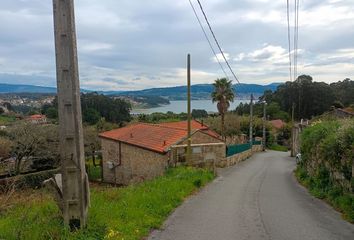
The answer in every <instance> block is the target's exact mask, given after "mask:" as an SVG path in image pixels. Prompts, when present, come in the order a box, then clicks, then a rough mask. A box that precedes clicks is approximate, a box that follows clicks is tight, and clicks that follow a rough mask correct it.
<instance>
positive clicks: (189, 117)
mask: <svg viewBox="0 0 354 240" xmlns="http://www.w3.org/2000/svg"><path fill="white" fill-rule="evenodd" d="M187 115H188V141H187V163H188V164H192V159H191V158H192V149H191V131H192V127H191V118H192V116H191V55H190V54H188V55H187Z"/></svg>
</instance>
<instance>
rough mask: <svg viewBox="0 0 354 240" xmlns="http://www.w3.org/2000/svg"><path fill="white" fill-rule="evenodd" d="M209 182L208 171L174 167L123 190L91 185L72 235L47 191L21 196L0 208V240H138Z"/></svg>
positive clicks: (160, 223)
mask: <svg viewBox="0 0 354 240" xmlns="http://www.w3.org/2000/svg"><path fill="white" fill-rule="evenodd" d="M213 178H214V176H213V174H212V173H211V172H210V171H207V170H202V169H194V168H186V167H178V168H173V169H169V170H167V172H166V174H165V176H162V177H159V178H156V179H154V180H151V181H146V182H144V183H140V184H136V185H132V186H129V187H125V188H114V187H109V186H96V187H91V208H90V209H89V218H88V225H87V228H86V229H84V230H78V231H76V232H70V231H69V230H68V229H67V228H65V227H64V226H63V223H62V220H61V217H60V213H59V210H58V208H57V206H56V204H55V203H54V201H53V200H52V199H51V197H50V196H49V194H48V193H46V192H44V191H43V190H40V191H38V190H37V191H35V192H33V193H31V194H28V193H24V194H23V195H21V197H16V199H17V200H14V203H13V204H12V206H11V207H7V208H6V209H3V210H1V208H0V229H1V231H0V239H7V240H11V239H26V240H31V239H39V240H40V239H124V240H133V239H142V238H143V237H145V236H147V235H148V234H149V232H150V231H151V230H152V229H157V228H159V227H160V226H161V225H162V223H163V221H164V220H165V219H166V218H167V216H168V215H169V214H170V213H171V212H172V211H173V209H175V208H176V207H177V206H178V205H180V204H181V203H182V202H183V200H184V199H185V198H186V197H187V196H189V195H190V194H192V193H193V192H194V191H196V190H197V189H198V188H199V187H201V186H204V185H205V184H206V183H207V182H209V181H211V180H212V179H213ZM19 199H20V200H19ZM0 207H1V206H0Z"/></svg>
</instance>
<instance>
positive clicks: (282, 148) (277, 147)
mask: <svg viewBox="0 0 354 240" xmlns="http://www.w3.org/2000/svg"><path fill="white" fill-rule="evenodd" d="M268 148H269V149H270V150H274V151H280V152H287V151H288V148H287V147H285V146H282V145H279V144H271V145H270V146H269V147H268Z"/></svg>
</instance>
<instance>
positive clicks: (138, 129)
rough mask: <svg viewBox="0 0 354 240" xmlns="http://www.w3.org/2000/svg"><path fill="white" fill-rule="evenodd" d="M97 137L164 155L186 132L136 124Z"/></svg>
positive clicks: (153, 125)
mask: <svg viewBox="0 0 354 240" xmlns="http://www.w3.org/2000/svg"><path fill="white" fill-rule="evenodd" d="M99 136H100V137H103V138H108V139H112V140H117V141H121V142H125V143H129V144H132V145H135V146H139V147H142V148H146V149H149V150H153V151H156V152H160V153H164V152H166V151H167V149H168V148H169V147H170V146H171V145H173V144H175V143H176V142H178V141H180V140H181V139H183V138H184V137H186V136H187V130H184V129H178V128H169V127H164V126H160V125H155V124H146V123H138V124H133V125H130V126H127V127H123V128H118V129H114V130H112V131H108V132H104V133H101V134H100V135H99Z"/></svg>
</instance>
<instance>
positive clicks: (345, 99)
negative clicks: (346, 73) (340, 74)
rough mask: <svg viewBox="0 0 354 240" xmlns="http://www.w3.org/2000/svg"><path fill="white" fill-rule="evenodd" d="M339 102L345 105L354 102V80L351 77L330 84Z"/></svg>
mask: <svg viewBox="0 0 354 240" xmlns="http://www.w3.org/2000/svg"><path fill="white" fill-rule="evenodd" d="M330 86H331V88H332V89H333V92H334V94H335V96H336V99H337V100H338V102H340V103H342V104H343V105H344V106H345V107H347V106H349V105H350V104H353V103H354V94H353V93H354V81H353V80H350V79H349V78H346V79H344V80H343V81H338V82H335V83H331V84H330Z"/></svg>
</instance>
